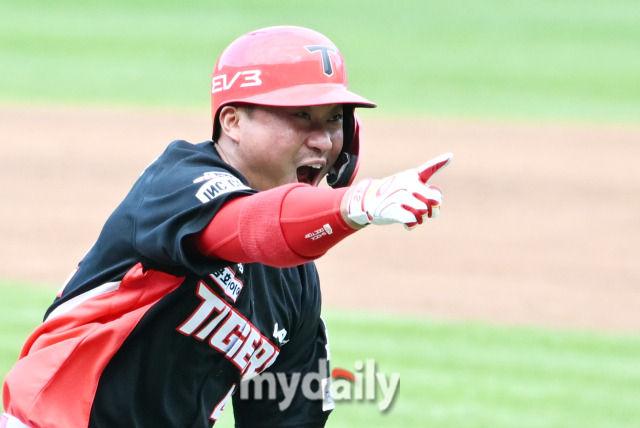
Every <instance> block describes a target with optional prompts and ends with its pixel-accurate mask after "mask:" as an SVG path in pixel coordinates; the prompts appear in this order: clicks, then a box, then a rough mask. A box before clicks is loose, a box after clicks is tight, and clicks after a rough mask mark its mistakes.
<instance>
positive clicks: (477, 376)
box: [0, 281, 640, 428]
mask: <svg viewBox="0 0 640 428" xmlns="http://www.w3.org/2000/svg"><path fill="white" fill-rule="evenodd" d="M54 294H55V290H53V289H51V288H50V287H39V286H35V285H29V284H22V283H12V282H9V281H0V296H1V299H0V338H1V340H0V372H1V376H2V377H4V375H6V373H7V372H8V370H9V369H10V368H11V366H12V365H13V364H14V362H15V360H16V359H17V356H18V354H19V350H20V348H21V347H22V344H23V342H24V340H25V339H26V337H27V335H28V334H29V332H30V331H31V330H32V329H33V328H34V327H36V326H37V325H38V323H39V321H40V320H41V319H42V315H43V314H44V311H45V309H46V308H47V306H48V305H49V303H50V302H51V300H52V298H53V295H54ZM324 319H325V321H326V322H327V325H328V328H329V338H330V344H331V354H332V360H331V363H332V366H333V367H334V368H335V367H341V368H344V369H347V370H349V371H352V372H357V371H358V370H357V369H356V367H355V362H356V361H363V362H364V361H365V360H367V359H374V360H375V361H376V364H377V370H378V372H380V373H383V374H386V375H387V376H390V375H391V374H392V373H399V374H400V389H399V392H398V395H397V397H396V399H395V401H394V403H393V405H392V407H391V408H390V410H389V411H387V412H386V413H380V412H379V411H378V407H377V402H378V401H376V400H374V401H364V402H349V401H339V402H338V403H337V407H336V410H335V411H334V413H333V415H332V416H331V418H330V420H329V421H330V422H329V424H328V426H329V427H333V428H341V427H372V426H402V427H416V428H417V427H425V426H426V427H429V426H437V427H440V428H449V427H451V428H466V427H469V428H471V427H473V428H480V427H486V428H513V427H520V428H528V427H531V428H534V427H544V428H551V427H558V428H573V427H575V428H605V427H606V428H616V427H619V428H629V427H635V426H640V413H638V411H637V409H638V408H639V405H640V395H639V394H638V391H640V365H638V361H639V360H640V336H630V335H622V334H613V333H598V332H586V331H565V330H550V329H541V328H525V327H507V326H493V325H488V324H480V323H462V322H439V321H434V320H426V319H418V318H413V317H407V316H404V315H399V314H379V313H370V312H353V311H342V310H335V309H331V310H325V314H324ZM380 398H381V394H380V393H378V398H377V400H379V399H380ZM216 426H221V427H223V428H224V427H231V426H233V417H232V409H231V408H229V409H227V410H226V411H225V413H224V414H223V417H222V419H221V421H220V423H219V424H217V425H216Z"/></svg>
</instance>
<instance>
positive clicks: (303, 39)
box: [211, 26, 376, 187]
mask: <svg viewBox="0 0 640 428" xmlns="http://www.w3.org/2000/svg"><path fill="white" fill-rule="evenodd" d="M232 103H247V104H257V105H266V106H278V107H295V106H311V105H324V104H344V142H343V148H342V152H341V154H340V157H339V158H338V160H337V161H336V163H335V165H334V167H333V170H332V171H331V172H330V173H329V174H328V175H327V182H328V183H329V185H330V186H331V187H344V186H348V185H349V184H351V182H352V181H353V179H354V177H355V175H356V172H357V170H358V165H359V162H360V159H359V153H360V141H359V140H360V139H359V135H358V131H359V121H358V118H357V116H356V115H355V114H354V112H353V111H354V108H355V107H375V106H376V104H375V103H372V102H371V101H369V100H367V99H365V98H363V97H361V96H359V95H357V94H355V93H353V92H351V91H349V89H348V85H347V72H346V69H345V64H344V60H343V58H342V54H341V53H340V51H339V50H338V48H337V47H336V46H335V45H334V44H333V42H331V40H329V39H328V38H327V37H325V36H324V35H322V34H320V33H318V32H316V31H313V30H310V29H308V28H302V27H292V26H280V27H269V28H264V29H261V30H256V31H253V32H251V33H248V34H245V35H244V36H241V37H239V38H238V39H236V40H235V41H234V42H233V43H231V44H230V45H229V46H228V47H227V48H226V49H225V50H224V52H222V54H221V55H220V58H218V62H217V63H216V66H215V68H214V70H213V77H212V79H211V115H212V118H213V139H214V140H215V139H217V138H218V136H219V133H220V130H219V123H218V114H219V113H220V109H221V108H222V107H223V106H225V105H228V104H232Z"/></svg>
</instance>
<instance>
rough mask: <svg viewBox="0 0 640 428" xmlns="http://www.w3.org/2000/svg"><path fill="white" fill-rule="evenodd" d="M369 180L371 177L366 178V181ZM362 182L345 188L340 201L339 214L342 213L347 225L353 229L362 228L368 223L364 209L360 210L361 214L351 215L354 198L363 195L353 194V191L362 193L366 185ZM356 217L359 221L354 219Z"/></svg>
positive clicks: (356, 198) (358, 198) (354, 202)
mask: <svg viewBox="0 0 640 428" xmlns="http://www.w3.org/2000/svg"><path fill="white" fill-rule="evenodd" d="M370 180H371V179H366V181H367V182H368V181H370ZM362 184H363V182H362V181H361V182H360V183H358V184H356V185H354V186H351V187H349V190H347V192H346V193H345V194H344V196H343V197H342V202H341V203H340V214H341V215H342V218H343V219H344V221H345V223H346V224H347V226H349V227H351V228H352V229H355V230H359V229H363V228H364V227H365V226H367V225H368V224H369V223H370V221H369V220H368V216H367V215H366V212H364V211H363V212H362V214H363V215H360V216H358V217H354V215H353V207H354V204H356V203H357V202H356V200H361V199H362V196H363V195H354V193H356V192H359V193H362V192H363V191H364V190H366V188H367V187H368V185H366V186H363V185H362ZM363 189H364V190H363ZM356 219H359V220H360V221H356Z"/></svg>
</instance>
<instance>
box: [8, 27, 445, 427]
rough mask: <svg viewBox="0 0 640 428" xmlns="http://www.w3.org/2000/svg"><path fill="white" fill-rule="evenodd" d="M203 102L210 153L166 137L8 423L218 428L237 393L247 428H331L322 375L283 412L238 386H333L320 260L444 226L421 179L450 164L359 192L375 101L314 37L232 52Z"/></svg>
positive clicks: (56, 308) (19, 393) (258, 38)
mask: <svg viewBox="0 0 640 428" xmlns="http://www.w3.org/2000/svg"><path fill="white" fill-rule="evenodd" d="M211 107H212V109H211V112H212V119H213V138H212V140H211V141H206V142H203V143H199V144H190V143H188V142H186V141H174V142H173V143H171V144H170V145H169V146H168V148H167V149H166V150H165V151H164V153H162V154H161V155H160V156H159V157H158V158H157V159H156V160H155V161H154V162H153V163H152V164H151V165H150V166H149V167H148V168H147V169H146V170H145V171H144V172H143V174H142V175H141V176H140V177H139V179H138V180H137V182H136V183H135V184H134V185H133V187H132V189H131V190H130V192H129V193H128V195H127V196H126V197H125V198H124V200H123V201H122V202H121V203H120V205H119V206H118V207H117V208H116V209H115V210H114V212H113V213H112V214H111V216H110V217H109V218H108V219H107V221H106V223H105V225H104V228H103V229H102V232H101V233H100V235H99V237H98V239H97V241H96V243H95V245H94V246H93V247H92V248H91V249H90V251H89V252H88V253H87V255H86V256H85V257H84V259H83V260H82V261H81V262H80V263H79V266H78V268H77V269H76V270H75V271H74V273H73V275H72V276H71V277H70V279H69V280H68V281H67V282H66V284H65V285H64V287H63V288H62V289H61V291H60V292H59V294H58V296H57V298H56V299H55V301H54V302H53V304H52V305H51V307H50V308H49V309H48V310H47V312H46V314H45V316H44V322H43V323H42V324H41V325H40V326H39V327H38V328H37V329H36V330H35V331H34V332H33V333H32V334H31V335H30V336H29V338H28V339H27V341H26V343H25V345H24V348H23V350H22V352H21V354H20V358H19V360H18V362H17V363H16V364H15V366H14V367H13V369H12V370H11V371H10V372H9V374H8V375H7V377H6V380H5V383H4V386H3V405H4V409H5V411H6V413H5V414H4V415H2V416H1V417H0V427H30V428H52V427H56V428H60V427H65V428H75V427H91V428H97V427H108V428H113V427H128V428H131V427H177V428H185V427H209V426H212V425H213V424H214V423H215V421H216V420H217V419H218V417H219V416H220V412H221V411H222V409H223V408H224V406H225V403H227V401H228V400H229V399H230V398H231V397H233V409H234V416H235V422H236V426H238V427H256V426H260V427H285V426H287V427H292V426H295V427H321V426H324V424H325V422H326V420H327V417H328V415H329V413H330V411H331V409H332V408H333V403H332V401H331V399H330V393H329V389H328V385H329V382H328V379H324V380H323V381H322V382H320V384H321V385H320V386H319V388H323V390H322V396H320V397H316V396H314V397H310V396H309V394H304V393H302V392H300V393H296V394H295V397H294V398H293V399H292V401H291V403H290V405H289V406H288V407H287V408H285V409H282V408H280V407H279V406H278V400H274V399H269V398H265V396H264V395H261V396H259V395H258V394H257V391H256V390H254V391H253V393H252V394H249V396H248V397H241V396H240V394H238V393H237V391H238V389H239V387H240V382H241V381H242V380H246V379H251V378H252V377H255V376H258V375H259V374H260V373H262V374H264V373H274V374H278V375H283V376H285V377H289V378H290V377H292V376H294V375H297V374H299V375H301V376H305V375H311V374H314V373H328V367H326V365H327V364H328V363H327V361H328V360H329V346H328V343H327V335H326V328H325V325H324V323H323V321H322V319H321V317H320V300H321V298H320V285H319V280H318V274H317V272H316V268H315V265H314V262H313V260H314V259H316V258H318V257H320V256H322V255H323V254H325V253H326V252H327V250H329V249H330V248H331V247H333V246H334V245H336V244H337V243H338V242H340V241H341V240H342V239H344V238H346V237H347V236H349V235H351V234H353V233H355V232H356V231H358V230H361V229H363V228H365V226H367V225H370V224H373V225H386V224H391V223H400V224H403V225H404V226H405V227H406V228H413V227H416V226H417V225H419V224H422V223H423V220H424V219H426V218H433V217H435V216H436V215H437V214H438V212H439V209H440V205H441V202H442V193H441V191H440V189H439V188H438V187H436V186H434V185H431V184H429V183H428V180H429V178H430V177H431V176H432V175H433V174H434V173H436V172H437V171H438V170H439V169H441V168H443V167H444V166H445V165H447V164H448V162H449V161H450V159H451V154H445V155H441V156H439V157H437V158H435V159H433V160H431V161H429V162H427V163H425V164H423V165H422V166H420V167H418V168H415V169H409V170H406V171H403V172H401V173H398V174H395V175H393V176H390V177H387V178H386V179H383V180H374V179H363V180H361V181H359V182H358V183H357V184H355V185H352V182H353V180H354V177H355V174H356V172H357V169H358V165H359V161H360V156H359V153H360V139H359V120H358V118H357V116H356V115H355V114H354V108H356V107H375V104H374V103H372V102H370V101H368V100H367V99H365V98H363V97H361V96H359V95H356V94H354V93H353V92H351V91H349V90H348V87H347V76H346V71H345V65H344V61H343V58H342V55H341V54H340V52H339V50H338V48H337V47H336V46H335V45H334V44H333V43H332V42H331V41H330V40H329V39H328V38H326V37H325V36H323V35H322V34H319V33H317V32H315V31H312V30H310V29H306V28H300V27H270V28H265V29H262V30H258V31H254V32H252V33H249V34H246V35H244V36H242V37H240V38H238V39H237V40H236V41H234V42H233V43H232V44H231V45H229V47H228V48H227V49H226V50H224V52H223V53H222V54H221V56H220V57H219V59H218V62H217V63H216V65H215V69H214V71H213V77H212V85H211ZM324 177H326V178H327V182H328V184H329V186H330V187H324V188H323V187H318V184H319V183H320V181H321V180H322V179H323V178H324ZM278 388H281V387H278ZM277 392H278V394H279V396H282V393H283V391H282V390H281V389H279V390H278V391H277ZM259 397H262V398H261V399H259Z"/></svg>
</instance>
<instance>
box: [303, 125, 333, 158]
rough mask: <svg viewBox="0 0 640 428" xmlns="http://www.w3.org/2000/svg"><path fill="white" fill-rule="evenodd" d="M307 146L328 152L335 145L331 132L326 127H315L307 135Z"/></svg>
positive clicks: (321, 151)
mask: <svg viewBox="0 0 640 428" xmlns="http://www.w3.org/2000/svg"><path fill="white" fill-rule="evenodd" d="M307 146H308V147H310V148H312V149H314V150H316V151H318V152H320V153H323V154H324V153H327V152H329V151H330V150H331V148H332V147H333V141H332V140H331V132H329V131H328V130H326V129H315V130H313V131H311V133H309V136H308V137H307Z"/></svg>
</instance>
